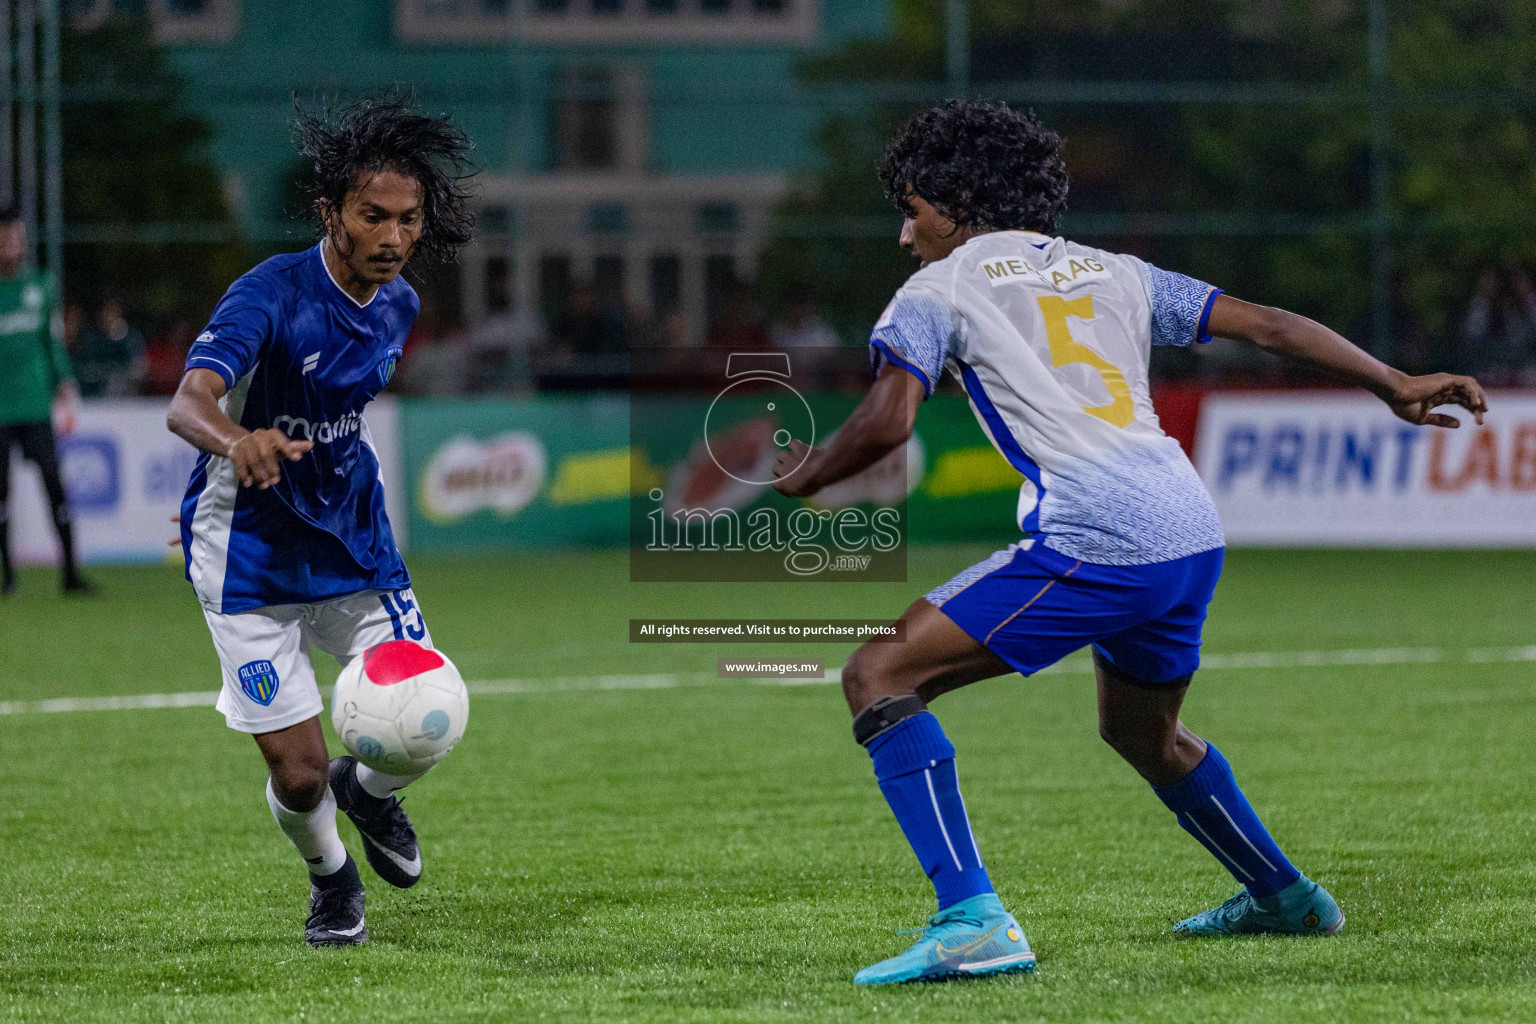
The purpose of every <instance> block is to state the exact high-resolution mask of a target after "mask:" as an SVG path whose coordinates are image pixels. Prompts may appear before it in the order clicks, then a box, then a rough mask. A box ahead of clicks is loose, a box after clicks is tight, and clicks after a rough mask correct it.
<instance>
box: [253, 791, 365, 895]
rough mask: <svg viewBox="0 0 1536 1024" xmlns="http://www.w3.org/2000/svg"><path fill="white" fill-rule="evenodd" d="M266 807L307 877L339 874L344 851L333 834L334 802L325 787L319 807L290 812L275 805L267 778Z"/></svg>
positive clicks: (345, 854)
mask: <svg viewBox="0 0 1536 1024" xmlns="http://www.w3.org/2000/svg"><path fill="white" fill-rule="evenodd" d="M267 806H268V807H270V808H272V817H274V818H276V819H277V827H278V828H280V829H282V830H283V834H284V835H286V836H287V837H288V841H289V842H290V843H292V844H293V848H294V849H295V850H298V851H299V856H300V857H303V858H304V863H306V864H308V865H309V873H310V874H312V875H330V874H335V873H336V872H337V871H340V870H341V866H342V865H343V864H345V863H346V862H347V848H346V847H345V846H343V845H341V836H340V835H339V834H338V833H337V832H336V798H335V797H334V796H332V795H331V790H330V787H329V786H327V787H326V790H325V798H324V799H322V800H321V801H320V806H319V807H316V808H315V809H314V810H312V811H290V810H289V809H288V808H286V807H284V806H283V805H282V804H281V803H279V802H278V799H277V794H276V793H274V792H272V780H271V778H268V779H267Z"/></svg>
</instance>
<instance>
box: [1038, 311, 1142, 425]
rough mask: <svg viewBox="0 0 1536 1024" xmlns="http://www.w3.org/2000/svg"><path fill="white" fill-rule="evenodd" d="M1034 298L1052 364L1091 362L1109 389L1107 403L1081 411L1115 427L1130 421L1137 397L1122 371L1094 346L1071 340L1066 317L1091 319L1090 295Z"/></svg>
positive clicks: (1063, 364) (1060, 366) (1085, 407)
mask: <svg viewBox="0 0 1536 1024" xmlns="http://www.w3.org/2000/svg"><path fill="white" fill-rule="evenodd" d="M1036 301H1038V302H1039V303H1040V313H1041V315H1042V316H1044V317H1045V340H1046V341H1047V342H1048V343H1049V344H1050V346H1051V365H1052V366H1055V367H1056V368H1057V369H1058V370H1059V369H1061V368H1062V367H1063V366H1070V365H1072V364H1073V363H1084V364H1086V365H1088V366H1091V367H1093V368H1094V369H1095V370H1097V371H1098V374H1099V377H1100V379H1101V380H1103V381H1104V388H1105V390H1107V391H1108V392H1109V397H1110V399H1111V401H1110V403H1109V404H1108V405H1092V406H1088V405H1085V406H1083V412H1085V413H1087V414H1088V415H1090V416H1097V417H1098V418H1099V419H1101V420H1103V421H1105V422H1106V423H1110V424H1113V425H1114V426H1117V427H1124V426H1127V425H1129V424H1130V422H1131V420H1133V419H1135V418H1136V401H1135V399H1133V398H1132V397H1131V388H1130V385H1128V384H1126V382H1125V374H1123V373H1121V372H1120V370H1118V369H1117V368H1116V367H1114V366H1112V365H1110V364H1109V363H1108V362H1106V361H1105V359H1104V357H1103V356H1101V355H1099V354H1098V353H1097V352H1095V351H1094V350H1093V349H1091V348H1089V347H1088V346H1086V345H1082V344H1079V343H1078V342H1076V341H1073V340H1072V332H1071V331H1070V330H1068V329H1067V318H1068V317H1074V316H1075V317H1077V318H1078V319H1079V320H1092V319H1093V296H1092V295H1083V296H1081V297H1079V298H1076V299H1071V300H1067V299H1064V298H1062V297H1061V296H1060V295H1042V296H1040V297H1039V298H1038V299H1037V300H1036Z"/></svg>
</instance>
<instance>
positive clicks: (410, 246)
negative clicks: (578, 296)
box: [168, 92, 472, 946]
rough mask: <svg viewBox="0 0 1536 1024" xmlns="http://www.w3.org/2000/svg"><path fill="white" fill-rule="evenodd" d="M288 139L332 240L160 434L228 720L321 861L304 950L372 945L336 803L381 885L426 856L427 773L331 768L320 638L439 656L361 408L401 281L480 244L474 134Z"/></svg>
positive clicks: (392, 96)
mask: <svg viewBox="0 0 1536 1024" xmlns="http://www.w3.org/2000/svg"><path fill="white" fill-rule="evenodd" d="M296 136H297V139H298V143H299V150H300V152H301V153H302V154H303V155H304V157H306V158H307V159H309V160H311V161H312V162H313V164H314V184H313V192H314V203H313V214H314V217H315V220H316V222H317V226H318V234H319V235H320V241H319V244H317V245H316V246H314V247H313V248H311V249H307V250H305V251H304V252H299V253H292V254H289V255H285V256H277V257H274V258H272V259H270V260H267V261H266V262H265V263H263V264H261V265H260V266H258V267H257V268H256V269H254V270H252V271H251V272H250V273H248V274H246V275H245V276H244V277H241V278H240V279H239V280H238V281H236V282H235V283H234V284H233V285H231V286H230V289H229V291H228V292H226V293H225V295H224V298H223V299H221V300H220V301H219V304H218V306H217V308H215V309H214V312H213V317H212V319H211V320H210V321H209V322H208V326H207V328H206V329H205V330H204V331H203V333H202V334H201V335H200V336H199V337H198V339H197V342H196V344H194V345H193V346H192V350H191V352H190V354H189V355H188V357H187V369H186V374H185V376H183V377H182V380H181V386H180V388H179V389H178V390H177V393H176V397H175V399H174V400H173V401H172V403H171V409H170V414H169V419H168V423H169V426H170V429H171V430H172V431H173V432H174V433H176V434H177V435H179V436H181V437H182V438H185V439H186V440H187V441H189V442H191V443H192V444H193V445H194V446H196V447H197V448H199V449H200V450H201V451H202V452H203V454H202V456H201V458H199V459H198V461H197V467H196V469H195V470H194V472H193V474H192V480H191V483H190V484H189V486H188V488H187V495H186V498H185V500H184V501H183V502H182V508H181V531H182V546H183V549H184V550H185V553H186V571H187V578H188V579H189V580H190V581H191V582H192V586H193V588H194V589H195V590H196V592H197V596H198V600H199V601H200V602H201V603H202V606H203V614H204V616H205V617H206V619H207V621H208V628H209V630H210V631H211V632H212V634H213V644H214V647H215V649H216V650H217V651H218V654H219V661H220V662H221V664H222V666H223V678H224V686H223V690H222V692H221V693H220V696H219V701H218V707H219V710H220V711H222V712H223V713H224V717H225V720H226V722H227V723H228V725H229V727H230V728H232V729H237V730H239V731H241V732H247V733H250V734H252V735H253V736H254V737H255V739H256V745H257V747H258V748H260V750H261V753H262V756H263V757H264V758H265V759H266V762H267V766H268V768H269V770H270V777H269V779H268V781H267V804H268V806H269V807H270V808H271V811H272V815H273V816H274V817H275V818H276V819H277V824H278V826H279V827H280V828H281V829H282V830H283V832H284V833H285V834H286V835H287V836H288V838H289V840H291V841H292V843H293V845H294V847H295V848H297V850H298V851H299V854H300V855H301V856H302V857H303V858H304V861H305V863H306V864H307V865H308V867H309V876H310V881H311V883H312V884H311V892H310V914H309V919H308V922H307V924H306V926H305V932H304V937H305V939H307V940H308V941H309V942H310V943H311V944H313V945H316V946H337V945H355V944H358V943H362V942H367V941H368V930H367V927H366V925H365V923H364V917H363V885H362V881H361V879H360V878H359V876H358V871H357V866H356V864H354V863H353V861H352V859H351V857H350V856H349V855H348V853H347V850H346V847H345V846H343V845H342V842H341V838H340V836H339V835H338V834H337V830H336V811H337V809H338V808H340V809H341V810H342V811H345V812H346V814H347V815H348V817H349V818H351V820H352V822H353V824H355V825H356V826H357V828H358V831H359V832H360V833H361V834H362V838H363V844H364V848H365V849H366V851H367V854H368V863H369V864H370V865H371V866H372V867H373V868H374V870H375V871H376V872H377V873H378V874H379V875H380V876H381V877H382V878H384V879H385V880H386V881H388V882H390V883H391V884H393V885H396V886H400V887H402V888H404V887H408V886H411V885H414V884H415V883H416V881H417V880H418V879H419V878H420V877H421V854H420V849H419V847H418V845H417V842H416V835H415V832H414V831H413V829H412V827H411V823H410V820H409V819H408V818H407V817H406V816H405V812H404V811H403V810H402V809H401V808H400V803H399V800H398V799H397V798H396V797H395V795H394V793H395V792H396V791H397V790H399V789H402V788H404V787H405V786H407V785H409V784H410V783H411V782H413V781H415V779H416V778H417V777H418V776H395V775H386V774H383V773H380V772H375V771H371V770H370V769H368V768H367V767H366V766H363V765H360V764H358V763H357V762H356V760H355V759H354V758H351V757H339V758H337V759H335V760H334V761H331V760H329V759H328V757H327V753H326V749H325V737H324V735H323V734H322V732H321V729H320V719H319V714H320V711H321V700H320V691H319V688H318V687H317V685H316V683H315V673H314V669H313V667H312V666H311V664H310V660H309V646H310V645H311V644H313V645H315V646H316V647H319V648H320V649H321V650H323V651H324V652H326V653H327V654H330V655H331V656H333V657H334V658H336V659H337V660H338V661H340V662H342V663H343V664H345V663H346V662H347V661H349V660H351V659H352V658H354V657H356V656H358V655H359V654H361V653H363V652H364V651H366V650H368V649H369V648H371V647H373V646H375V645H377V644H380V643H384V642H386V641H389V640H392V639H410V640H414V641H416V642H417V643H420V644H423V645H427V646H430V645H431V642H432V639H431V636H430V635H429V634H428V632H427V627H426V624H425V622H423V620H422V614H421V609H420V607H419V605H418V603H417V601H416V597H415V595H414V594H413V593H412V592H411V578H410V575H409V574H408V573H407V572H406V569H405V564H404V562H402V561H401V558H400V552H399V550H398V549H397V548H396V546H395V540H394V537H393V535H392V534H391V532H390V525H389V517H388V516H387V515H386V514H385V512H384V491H383V487H382V485H381V484H380V481H379V461H378V456H377V454H376V453H375V452H374V449H373V444H372V442H371V440H370V438H369V436H368V426H367V424H365V423H364V422H363V419H362V414H363V408H364V407H365V406H366V405H367V404H368V402H369V401H370V400H372V398H373V397H374V396H375V395H377V394H378V393H379V392H380V391H381V390H382V389H383V388H384V386H385V385H386V384H388V383H389V378H390V375H391V374H392V373H393V372H394V369H395V364H396V361H397V360H398V359H399V358H400V354H401V351H402V346H403V345H404V343H405V337H406V334H407V332H408V331H409V330H410V328H411V324H412V323H413V322H414V321H415V319H416V314H417V312H418V311H419V309H420V301H419V300H418V299H417V297H416V292H415V291H414V290H413V289H412V288H411V286H410V285H409V284H407V283H406V282H405V280H404V279H403V278H401V276H400V273H401V271H402V270H403V269H404V268H405V265H406V263H407V262H409V261H412V260H414V261H415V263H416V264H417V265H420V264H423V263H426V264H431V263H435V262H442V261H446V260H450V259H452V258H453V256H454V255H455V254H456V253H457V251H458V250H459V248H460V247H462V246H463V245H464V244H465V243H466V242H468V241H469V238H470V229H471V224H472V221H471V217H470V215H469V214H468V212H467V209H466V204H467V199H468V194H467V192H466V189H465V185H464V179H465V178H466V177H467V176H468V170H467V154H468V150H469V149H470V142H469V139H468V138H467V137H466V136H465V135H464V133H463V132H461V131H460V130H459V129H458V128H456V127H454V125H453V124H452V123H451V122H449V121H448V120H447V119H446V118H435V117H428V116H425V115H423V114H421V113H419V112H417V111H416V110H415V109H413V107H412V106H411V104H410V103H409V101H408V99H407V98H406V97H403V96H401V95H399V94H396V93H393V92H391V93H385V94H381V95H380V96H377V97H374V98H372V99H368V100H364V101H361V102H359V103H356V104H353V105H351V106H347V107H343V108H341V109H340V110H337V111H334V112H332V114H331V115H330V116H329V117H316V116H312V115H310V114H308V113H306V112H304V111H303V110H300V111H298V120H297V123H296Z"/></svg>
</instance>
